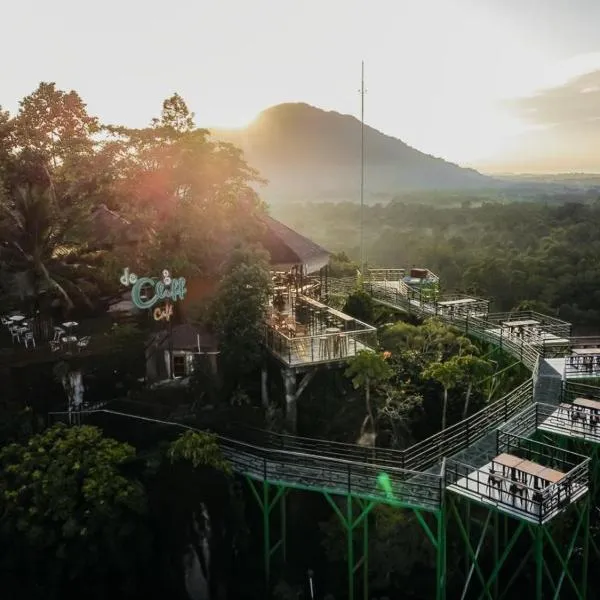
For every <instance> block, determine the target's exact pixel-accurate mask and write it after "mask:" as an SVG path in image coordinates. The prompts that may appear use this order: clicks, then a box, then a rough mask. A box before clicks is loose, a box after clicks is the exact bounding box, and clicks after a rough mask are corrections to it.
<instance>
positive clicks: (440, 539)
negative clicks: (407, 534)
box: [413, 492, 449, 600]
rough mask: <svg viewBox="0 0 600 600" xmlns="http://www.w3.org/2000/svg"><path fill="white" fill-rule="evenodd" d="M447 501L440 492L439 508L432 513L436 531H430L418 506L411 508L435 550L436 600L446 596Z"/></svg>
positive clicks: (443, 598) (442, 599)
mask: <svg viewBox="0 0 600 600" xmlns="http://www.w3.org/2000/svg"><path fill="white" fill-rule="evenodd" d="M448 506H449V502H448V501H447V500H446V499H445V494H444V492H442V502H441V507H440V510H438V511H436V512H434V513H432V514H433V516H434V518H435V522H436V532H435V534H434V532H433V531H432V529H431V527H430V526H429V525H428V524H427V521H426V520H425V517H423V515H422V514H421V511H420V510H419V509H418V508H415V509H413V512H414V513H415V517H417V521H418V522H419V524H420V525H421V528H422V529H423V531H424V532H425V535H426V536H427V538H428V539H429V541H430V542H431V544H432V546H433V547H434V548H435V552H436V586H435V589H436V592H435V598H436V600H445V598H446V578H447V577H446V537H447V534H446V531H447V524H448V512H447V510H448V508H447V507H448Z"/></svg>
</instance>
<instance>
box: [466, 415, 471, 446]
mask: <svg viewBox="0 0 600 600" xmlns="http://www.w3.org/2000/svg"><path fill="white" fill-rule="evenodd" d="M469 423H470V420H469V419H468V418H467V422H466V437H467V448H468V447H469Z"/></svg>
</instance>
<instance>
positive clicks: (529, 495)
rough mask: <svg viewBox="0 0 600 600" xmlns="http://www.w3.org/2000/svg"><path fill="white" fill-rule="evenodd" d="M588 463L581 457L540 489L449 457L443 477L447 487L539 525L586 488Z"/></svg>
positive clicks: (584, 491) (575, 498) (587, 459)
mask: <svg viewBox="0 0 600 600" xmlns="http://www.w3.org/2000/svg"><path fill="white" fill-rule="evenodd" d="M589 462H590V459H589V458H584V460H583V461H581V462H580V463H579V464H577V465H576V466H575V467H573V468H572V469H571V470H569V471H568V472H567V473H565V475H564V477H563V478H562V479H561V480H560V481H558V482H556V483H552V484H550V485H548V486H546V487H545V488H543V489H539V488H536V487H532V486H530V485H529V484H525V483H519V484H518V485H515V481H514V480H513V479H512V477H507V476H505V475H501V474H500V473H494V479H493V480H490V477H489V473H488V472H485V471H484V470H482V469H480V468H477V467H474V466H471V465H467V464H464V463H461V462H458V461H456V460H453V459H449V460H447V461H446V469H445V472H444V477H445V484H446V486H447V487H449V486H453V487H454V488H457V490H458V491H460V490H462V491H463V493H466V494H468V495H475V496H477V497H478V498H479V500H481V501H484V502H487V503H488V504H493V505H495V506H496V507H497V508H498V509H499V510H504V511H505V512H507V513H510V514H513V515H514V514H515V513H517V514H521V515H522V516H524V517H526V518H528V520H530V521H534V522H536V523H539V524H541V523H544V522H546V521H548V520H549V519H551V518H552V517H553V516H555V515H556V514H558V512H559V511H560V509H561V508H563V507H564V506H566V505H568V504H569V503H570V502H574V501H575V500H577V498H579V497H580V496H581V495H583V494H584V493H586V492H587V491H588V486H589ZM540 464H542V463H540ZM528 481H529V478H528Z"/></svg>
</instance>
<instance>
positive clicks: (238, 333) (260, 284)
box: [213, 247, 271, 389]
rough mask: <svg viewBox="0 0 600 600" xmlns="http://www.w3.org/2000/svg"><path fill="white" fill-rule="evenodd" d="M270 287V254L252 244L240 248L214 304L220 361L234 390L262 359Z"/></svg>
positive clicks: (229, 266)
mask: <svg viewBox="0 0 600 600" xmlns="http://www.w3.org/2000/svg"><path fill="white" fill-rule="evenodd" d="M270 288H271V277H270V273H269V265H268V262H267V256H266V254H265V253H264V252H262V251H260V250H258V249H256V248H252V247H247V248H238V249H236V250H235V251H234V252H233V253H232V254H231V257H230V259H229V261H228V264H227V265H226V267H225V273H224V275H223V279H222V280H221V284H220V286H219V292H218V294H217V297H216V298H215V301H214V303H213V324H214V327H215V329H216V332H217V335H218V338H219V349H220V351H221V355H220V359H221V363H220V364H221V366H222V367H223V369H224V372H225V374H226V375H225V378H226V380H227V381H228V383H229V384H230V386H231V389H234V388H235V387H236V385H237V384H239V382H240V380H241V379H242V378H243V377H244V376H246V375H247V374H249V373H252V372H253V371H254V370H255V369H256V368H257V367H258V366H259V363H260V361H261V359H262V339H263V327H264V317H265V306H266V305H267V299H268V295H269V290H270Z"/></svg>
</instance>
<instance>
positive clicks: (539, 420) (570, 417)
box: [529, 403, 600, 444]
mask: <svg viewBox="0 0 600 600" xmlns="http://www.w3.org/2000/svg"><path fill="white" fill-rule="evenodd" d="M536 407H537V408H536V411H535V422H536V427H537V428H539V429H541V430H542V431H547V432H550V433H559V434H561V435H565V436H569V437H572V438H579V439H584V440H587V441H591V442H594V443H596V444H598V443H600V423H598V422H597V421H596V418H597V417H596V415H592V414H591V412H590V411H587V410H586V409H585V408H582V407H580V406H575V405H573V404H567V403H564V404H561V405H560V406H552V405H550V404H541V403H539V404H536ZM529 419H530V417H529Z"/></svg>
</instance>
